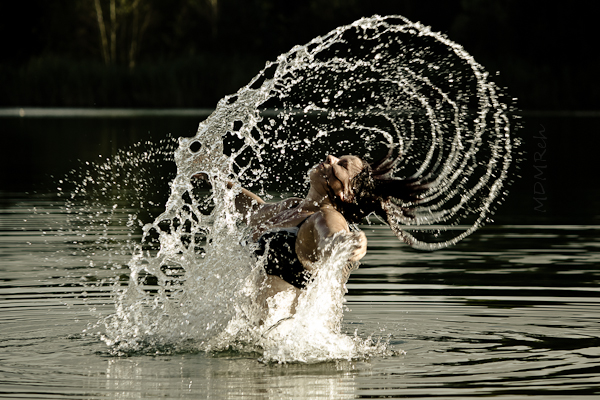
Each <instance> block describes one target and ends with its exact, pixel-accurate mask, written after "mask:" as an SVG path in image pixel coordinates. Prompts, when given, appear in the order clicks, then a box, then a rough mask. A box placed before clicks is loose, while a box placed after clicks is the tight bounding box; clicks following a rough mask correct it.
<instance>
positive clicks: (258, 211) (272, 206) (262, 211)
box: [192, 174, 299, 226]
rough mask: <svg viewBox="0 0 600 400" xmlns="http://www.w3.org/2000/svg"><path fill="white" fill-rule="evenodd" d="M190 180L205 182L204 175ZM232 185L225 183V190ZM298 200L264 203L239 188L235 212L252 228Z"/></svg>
mask: <svg viewBox="0 0 600 400" xmlns="http://www.w3.org/2000/svg"><path fill="white" fill-rule="evenodd" d="M192 178H196V179H202V180H205V181H206V180H207V178H208V177H207V176H206V174H196V175H193V176H192ZM233 187H234V184H233V183H232V182H227V188H228V189H232V188H233ZM298 201H299V199H296V198H290V199H286V200H283V201H280V202H277V203H266V202H265V201H264V200H263V199H261V198H260V197H259V196H258V195H256V194H254V193H252V192H251V191H249V190H247V189H244V188H241V191H240V192H238V193H237V195H236V197H235V210H236V211H237V212H238V213H240V214H242V215H243V216H244V218H245V219H246V222H247V223H248V224H250V225H253V226H258V225H259V224H262V223H264V222H265V221H267V220H269V219H270V218H272V217H274V216H275V215H277V214H278V213H280V212H281V211H282V210H285V209H287V208H290V207H291V206H292V205H295V204H297V203H298Z"/></svg>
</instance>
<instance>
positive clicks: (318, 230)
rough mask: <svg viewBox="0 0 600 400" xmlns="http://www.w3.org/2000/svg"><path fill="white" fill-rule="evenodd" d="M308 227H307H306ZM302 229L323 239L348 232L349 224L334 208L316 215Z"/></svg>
mask: <svg viewBox="0 0 600 400" xmlns="http://www.w3.org/2000/svg"><path fill="white" fill-rule="evenodd" d="M305 226H306V227H305ZM300 229H307V230H311V231H313V232H314V233H315V234H317V236H320V237H321V238H325V237H329V236H332V235H334V234H335V233H337V232H340V231H346V232H347V231H348V230H349V228H348V222H346V219H345V218H344V216H343V215H342V214H341V213H340V212H339V211H336V210H334V209H332V208H324V209H321V210H319V211H317V212H316V213H314V214H313V215H312V216H311V217H310V218H309V219H308V220H307V221H306V223H305V224H303V225H302V227H301V228H300Z"/></svg>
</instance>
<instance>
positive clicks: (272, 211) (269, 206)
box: [250, 197, 301, 225]
mask: <svg viewBox="0 0 600 400" xmlns="http://www.w3.org/2000/svg"><path fill="white" fill-rule="evenodd" d="M300 201H301V199H300V198H298V197H290V198H287V199H284V200H281V201H278V202H276V203H263V204H261V205H260V207H259V208H258V209H257V210H256V211H255V212H254V214H253V215H252V216H251V217H250V223H251V224H253V225H258V224H259V223H262V222H264V221H267V220H269V219H271V218H273V217H274V216H276V215H277V214H279V213H281V212H282V211H285V210H288V209H290V208H293V207H295V206H296V205H298V203H300Z"/></svg>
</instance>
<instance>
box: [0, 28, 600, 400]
mask: <svg viewBox="0 0 600 400" xmlns="http://www.w3.org/2000/svg"><path fill="white" fill-rule="evenodd" d="M338 80H339V81H338ZM338 84H339V85H340V86H339V87H338V86H337V85H338ZM376 86H377V87H376ZM374 88H375V89H377V90H373V89H374ZM273 100H276V101H275V103H276V104H274V101H273ZM504 101H505V100H503V98H502V96H500V94H499V93H498V92H497V88H496V86H495V85H494V84H493V83H492V82H490V81H489V80H488V75H487V73H485V71H484V70H483V69H482V67H481V66H480V65H479V64H477V63H476V62H475V61H474V60H473V59H472V57H470V56H469V55H468V53H466V52H465V51H464V50H463V49H462V48H461V47H460V46H458V45H456V44H455V43H452V42H450V41H449V40H447V38H445V37H444V36H443V35H440V34H436V33H433V32H431V31H430V30H429V29H428V28H426V27H423V26H422V25H420V24H412V23H410V22H409V21H406V20H404V19H403V18H401V17H398V18H391V19H381V18H372V19H365V20H361V21H358V22H357V23H355V24H353V25H352V26H348V27H341V28H339V29H337V30H335V31H332V32H331V33H330V34H328V35H326V36H324V37H322V38H316V39H315V40H314V41H312V42H311V43H309V44H308V45H306V46H297V47H295V48H294V49H292V50H291V51H290V52H288V53H286V54H284V55H282V56H281V57H280V58H278V60H277V61H276V62H275V63H269V64H267V67H266V68H265V70H263V71H261V73H259V75H258V76H257V77H256V79H255V80H253V81H252V82H251V83H250V84H249V85H248V86H246V87H244V88H242V89H240V91H239V92H238V93H237V94H236V95H235V96H228V97H226V98H225V99H223V101H222V102H220V103H219V105H218V106H217V109H216V110H215V112H214V113H212V114H211V115H210V116H209V117H208V118H207V119H206V120H205V121H203V122H202V123H201V124H200V128H199V129H198V132H197V133H196V136H194V137H190V138H182V139H180V140H179V147H178V148H177V150H176V151H175V148H176V147H177V146H176V143H175V140H173V139H170V138H168V137H167V138H166V139H165V136H167V135H165V134H164V132H162V129H163V128H164V127H165V126H168V127H170V129H171V130H170V131H171V132H173V134H172V135H171V136H175V137H177V136H193V135H194V133H193V131H192V132H190V130H189V127H187V126H186V128H182V127H181V126H180V125H178V121H174V120H173V119H171V120H167V119H161V118H159V117H152V119H151V117H150V116H148V115H143V117H144V119H143V120H141V121H143V122H141V121H140V120H136V121H133V120H134V119H135V118H134V117H135V116H131V118H130V119H128V120H127V121H129V122H131V124H129V122H125V123H119V124H115V126H116V127H115V126H113V127H111V128H109V129H105V128H104V127H103V126H104V125H105V124H106V125H111V124H113V123H114V121H112V122H108V121H107V120H106V119H103V118H102V119H98V120H95V119H93V120H91V122H89V121H88V122H85V121H83V119H81V118H84V117H83V116H81V115H79V117H80V118H78V119H71V120H70V119H68V118H67V119H56V120H55V119H44V120H41V121H37V122H32V120H25V119H23V120H18V121H17V122H15V120H11V121H10V123H8V124H6V125H5V127H6V128H7V129H8V130H9V131H10V132H11V133H12V135H9V136H8V137H7V143H6V144H7V146H5V148H6V149H10V150H11V151H12V152H13V153H12V154H10V155H8V154H7V157H2V159H1V160H0V162H2V164H1V166H2V167H3V168H2V172H3V177H2V178H3V180H4V179H5V178H6V183H7V186H6V187H9V188H13V189H15V188H24V190H27V191H28V192H27V193H23V192H22V191H19V190H14V191H13V192H8V191H7V192H2V197H1V201H2V203H1V205H2V209H1V213H0V273H1V274H0V308H1V312H0V347H1V348H2V352H0V397H24V398H27V397H29V398H55V397H59V398H60V397H71V398H92V397H110V398H131V397H133V398H148V397H191V398H240V397H256V398H265V397H266V398H331V399H339V398H360V397H369V398H383V397H412V398H420V397H440V398H460V397H466V396H470V397H476V396H482V397H483V396H491V395H493V396H496V397H503V398H520V397H523V396H525V395H529V396H532V397H540V398H544V399H546V398H571V397H574V396H579V397H582V398H583V397H586V396H588V397H590V398H593V397H594V396H596V397H597V396H598V395H599V394H600V384H599V383H598V382H597V381H598V378H597V376H598V373H599V372H600V340H599V338H600V318H599V317H600V311H599V310H600V309H599V307H598V302H599V301H600V296H598V294H599V289H598V282H599V275H600V271H598V264H599V261H600V252H599V251H598V250H599V249H598V247H599V245H600V235H598V233H599V232H600V225H596V223H597V222H598V217H597V215H598V214H597V207H594V206H593V204H596V203H597V200H595V199H596V198H597V196H595V194H594V193H596V194H597V190H589V191H581V190H580V191H578V192H577V193H574V192H571V191H569V190H567V191H565V190H557V188H564V187H568V188H572V187H576V186H577V185H579V187H585V188H587V187H589V182H587V181H583V180H582V178H581V177H582V176H584V175H583V174H581V173H580V172H581V170H585V169H590V165H591V164H590V163H589V162H586V161H582V160H584V158H583V157H581V156H580V154H581V153H580V152H578V153H577V154H578V156H577V157H574V158H572V159H571V162H569V163H566V164H564V163H562V164H561V166H560V168H558V169H557V168H552V165H551V162H554V163H556V160H561V161H563V160H565V159H567V158H568V157H565V156H568V154H569V153H568V151H566V149H567V148H568V143H565V142H564V141H562V142H561V135H558V134H556V133H554V134H553V133H552V129H554V130H555V131H556V126H557V125H554V126H548V132H547V133H546V128H545V127H544V125H542V124H540V126H539V127H537V126H535V127H534V128H530V130H531V129H532V130H531V131H530V132H528V135H527V136H526V140H525V143H526V145H527V146H528V147H529V148H530V150H531V149H532V148H533V149H534V150H533V154H534V156H533V157H531V156H529V159H527V161H526V162H524V163H522V164H521V168H520V170H519V172H518V173H516V174H514V173H513V174H514V175H513V174H509V169H510V168H509V167H510V166H511V161H512V160H513V157H514V156H515V155H517V154H518V155H519V156H518V157H517V158H520V157H521V156H522V154H519V153H515V151H514V144H515V140H514V137H513V136H512V131H511V129H512V127H513V125H512V122H513V121H514V114H513V113H510V112H509V111H510V110H509V107H508V106H507V105H506V104H504V103H503V102H504ZM277 102H279V103H277ZM359 104H360V106H359ZM474 109H476V110H477V111H476V112H472V110H474ZM399 111H400V112H399ZM19 115H25V116H26V115H28V112H26V111H23V113H19ZM137 117H140V115H137ZM85 118H89V116H86V117H85ZM120 118H126V117H123V116H122V115H121V116H120ZM181 119H183V117H181ZM190 119H191V120H193V122H194V125H195V126H194V127H193V128H192V129H195V128H196V127H197V123H198V121H197V120H195V119H194V118H190ZM3 122H6V121H3ZM157 122H160V123H157ZM188 122H189V121H188ZM186 123H187V122H186ZM161 124H162V125H161ZM157 130H159V131H161V132H160V133H159V134H158V136H159V137H160V138H161V139H159V140H150V139H149V138H148V136H150V131H153V133H156V131H157ZM95 131H97V132H100V134H99V135H98V136H94V132H95ZM90 132H91V133H90ZM576 137H577V136H576V134H575V135H571V136H569V138H571V139H575V138H576ZM65 138H68V139H65ZM90 138H91V140H90ZM30 139H31V140H30ZM69 141H70V142H75V144H76V145H75V146H74V147H69V146H65V143H66V142H69ZM94 141H99V142H100V145H99V146H95V145H91V143H93V142H94ZM528 141H529V142H528ZM123 142H126V143H123ZM516 142H518V140H517V141H516ZM573 142H575V141H574V140H570V141H569V143H573ZM15 143H16V144H15ZM334 145H335V148H336V149H338V150H339V151H341V152H358V150H360V151H361V152H365V151H366V152H373V153H376V152H377V151H381V150H382V148H387V147H388V146H391V147H392V148H393V149H395V150H397V151H399V152H401V153H403V154H405V156H404V157H403V158H401V159H399V160H401V162H400V163H399V164H397V168H396V169H395V170H394V173H395V174H397V175H398V176H410V175H411V174H412V173H415V172H418V173H427V174H430V177H433V179H437V178H439V179H438V180H437V181H436V185H434V186H433V187H432V188H431V189H428V191H427V193H426V194H425V198H424V199H423V202H422V203H419V204H400V203H398V204H396V206H398V207H409V208H411V210H413V211H414V212H415V215H416V218H415V219H414V220H411V219H406V218H404V217H403V216H402V215H395V216H394V218H393V219H390V220H388V222H389V223H390V224H392V225H393V226H394V228H395V231H396V235H397V236H396V235H395V234H394V233H392V231H391V230H390V229H389V228H388V227H387V226H385V225H379V224H371V225H365V226H362V227H361V228H362V229H363V230H364V231H365V232H366V234H367V237H368V240H369V252H368V254H367V256H366V257H365V258H364V260H363V262H362V265H361V268H360V269H358V270H357V271H355V272H354V273H353V274H352V275H351V277H350V280H349V282H348V285H347V286H348V293H347V295H346V296H345V302H344V301H343V297H342V296H341V294H342V293H341V291H340V290H339V288H338V287H337V286H336V285H332V284H333V283H335V279H336V277H335V276H334V275H335V273H336V271H337V272H339V268H336V263H338V264H339V263H340V262H341V261H340V260H341V259H343V254H344V251H346V250H347V249H346V250H345V249H344V248H341V247H340V248H335V249H334V250H335V251H337V252H339V253H340V254H342V257H337V258H336V257H330V258H329V259H327V260H324V261H323V263H322V264H321V265H320V266H319V268H320V270H319V271H320V273H319V275H318V277H317V279H316V280H315V281H314V282H313V283H311V285H309V288H308V289H307V291H306V296H305V297H303V300H301V302H300V303H299V306H298V309H297V310H298V313H297V314H296V317H294V318H292V319H285V320H284V321H283V322H282V323H281V324H275V325H274V327H273V328H272V329H270V328H269V325H268V324H264V325H260V324H258V323H256V321H255V320H256V319H257V318H256V316H257V315H260V310H258V311H257V310H255V309H252V308H251V307H250V306H251V305H252V303H251V302H250V301H249V300H248V299H251V298H252V296H253V295H255V294H256V290H255V289H256V288H257V286H256V285H255V284H256V282H254V281H253V280H252V279H253V277H254V278H256V276H255V275H256V274H257V273H260V268H259V267H260V264H259V263H257V262H256V260H254V259H252V260H251V259H250V258H249V252H248V250H247V249H246V250H244V248H242V246H240V243H242V242H243V239H244V237H245V236H244V235H245V227H244V225H243V224H241V223H239V215H237V214H235V213H232V204H231V199H232V196H231V195H232V193H233V192H232V191H231V190H228V189H227V188H226V184H225V182H226V180H233V181H234V182H241V183H243V184H244V185H245V186H249V187H252V188H253V190H256V191H258V192H259V193H260V194H261V195H262V196H265V197H267V198H272V197H273V196H274V194H273V192H272V191H273V190H275V191H277V192H278V194H281V193H294V194H303V191H305V189H306V182H304V184H303V183H302V182H303V180H302V174H303V173H305V170H306V169H307V168H308V167H309V166H310V165H312V163H313V162H314V161H315V159H319V158H322V156H323V154H324V152H329V150H330V149H331V147H332V146H334ZM378 146H379V147H382V148H379V147H378ZM36 148H37V151H36ZM73 148H75V149H76V150H73ZM546 148H554V150H552V151H549V152H548V155H547V157H546V152H545V151H544V152H543V153H541V151H542V150H540V149H546ZM591 148H593V147H592V146H588V147H587V150H586V149H584V150H585V151H587V154H588V155H590V154H592V153H590V149H591ZM561 150H562V151H561ZM73 152H75V153H76V154H72V153H73ZM66 154H68V155H69V156H70V158H71V159H70V160H69V159H67V158H66V157H62V156H61V155H63V156H64V155H66ZM296 156H297V158H296V159H295V158H294V157H296ZM371 156H372V155H371ZM75 159H76V160H75ZM174 161H175V162H174ZM175 164H176V166H177V171H176V172H175V171H174V169H175V168H174V167H175ZM556 165H558V164H554V166H556ZM581 167H584V168H581ZM201 170H202V171H210V179H211V183H212V191H208V190H207V187H198V186H194V185H192V184H191V183H190V176H191V174H193V173H197V172H199V171H201ZM42 171H43V172H44V174H45V175H46V176H45V177H44V179H45V182H46V183H48V182H49V183H50V186H49V187H48V186H47V185H46V186H45V188H44V189H43V190H41V189H39V186H40V185H38V183H39V182H37V179H38V178H39V177H41V176H42V175H44V174H42ZM283 171H285V173H283ZM530 171H533V173H531V172H530ZM288 172H289V174H288ZM47 175H49V177H48V176H47ZM517 175H521V176H520V178H521V182H517V184H516V185H514V186H513V188H514V191H515V192H516V194H517V197H516V198H515V197H514V195H513V196H512V197H513V198H515V199H516V201H514V200H513V202H512V204H511V198H510V197H509V200H508V206H510V207H509V208H507V211H505V212H504V214H502V213H501V216H500V218H499V219H500V221H501V223H499V224H495V225H494V224H491V225H489V226H486V227H484V228H482V229H479V230H477V231H476V228H479V227H480V225H481V224H482V223H483V222H491V221H488V220H490V219H491V218H492V216H493V211H494V210H495V209H496V207H497V204H498V199H499V198H503V197H505V195H506V193H505V183H506V182H507V181H508V180H510V179H512V178H513V177H516V176H517ZM174 178H175V179H174ZM42 186H44V185H42ZM34 189H35V190H34ZM592 189H594V188H592ZM169 190H170V194H169V193H167V192H168V191H169ZM57 192H58V193H59V195H58V196H56V193H57ZM541 192H543V193H541ZM574 194H575V196H574ZM275 196H277V194H275ZM572 198H574V199H576V201H575V202H573V203H572V202H571V201H572ZM590 200H591V201H590ZM594 202H595V203H594ZM567 221H568V222H567ZM563 222H565V223H563ZM558 223H561V224H560V225H559V224H558ZM430 224H435V226H431V225H430ZM473 232H475V233H473ZM432 233H433V234H432ZM468 234H471V235H470V236H467V235H468ZM399 238H401V239H403V240H405V241H406V242H407V243H408V244H410V245H411V246H413V247H409V246H407V245H405V244H403V243H402V242H401V241H400V240H398V239H399ZM459 239H463V240H462V241H460V242H459V243H458V245H456V246H453V247H446V246H448V245H449V244H453V243H455V242H456V241H458V240H459ZM416 248H420V249H432V248H440V249H439V250H438V251H435V252H427V251H422V250H416ZM334 254H336V253H335V252H334ZM336 288H337V289H336ZM342 317H343V318H342ZM273 321H276V319H273Z"/></svg>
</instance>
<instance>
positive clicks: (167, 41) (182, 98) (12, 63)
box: [0, 0, 600, 110]
mask: <svg viewBox="0 0 600 400" xmlns="http://www.w3.org/2000/svg"><path fill="white" fill-rule="evenodd" d="M111 3H112V4H113V5H114V9H115V13H114V14H111ZM98 7H99V9H100V10H102V11H101V14H102V16H103V19H104V25H105V29H106V32H107V35H106V36H107V38H108V39H107V40H108V41H111V32H112V31H111V29H112V28H114V40H113V41H112V42H111V43H114V46H113V47H111V45H110V43H109V44H108V45H106V44H105V46H104V47H103V43H102V40H101V34H100V32H101V31H100V28H99V27H100V24H99V22H98V15H99V14H98ZM373 14H380V15H388V14H400V15H404V16H405V17H407V18H409V19H411V20H413V21H421V22H422V23H423V24H425V25H429V26H431V27H432V29H433V30H436V31H441V32H444V33H446V34H447V35H448V36H449V37H450V38H451V39H452V40H454V41H456V42H458V43H460V44H461V45H463V46H464V47H465V49H466V50H467V51H469V52H470V53H471V54H472V55H474V57H475V58H476V59H477V60H478V61H479V62H480V63H481V64H483V65H484V66H485V67H486V68H487V69H488V70H489V71H490V72H492V73H495V72H496V71H500V72H501V74H500V75H499V76H498V77H497V78H496V81H497V82H498V83H499V84H500V85H501V86H506V87H508V88H509V92H510V93H511V95H513V96H514V97H517V98H518V105H519V107H520V108H521V109H525V110H532V109H537V110H539V109H546V110H559V109H560V110H586V109H597V108H598V106H599V99H600V93H599V91H600V89H599V88H600V79H599V77H598V75H599V74H598V70H600V55H599V53H598V51H597V42H598V38H599V35H598V33H597V30H596V27H595V24H596V13H595V12H594V11H593V7H592V4H590V3H584V2H582V1H572V2H568V3H566V2H539V1H533V0H519V1H517V0H497V1H494V0H443V1H432V0H295V1H287V0H169V1H166V0H53V1H47V0H30V1H27V2H3V3H2V4H1V5H0V40H1V41H2V45H1V49H2V51H1V52H0V106H4V107H7V106H19V107H26V106H59V107H60V106H66V107H214V106H215V104H216V102H217V101H218V100H219V99H220V98H221V97H223V96H224V95H226V94H229V93H233V92H235V91H237V89H238V88H239V87H241V86H243V85H244V84H246V83H248V81H249V80H250V79H251V78H252V77H253V76H254V75H255V74H256V73H257V72H258V71H259V70H260V69H261V68H262V67H263V66H264V64H265V62H266V61H269V60H273V59H274V58H275V57H277V55H279V54H281V53H283V52H285V51H287V50H289V49H290V48H291V47H292V46H294V45H296V44H304V43H306V42H308V41H309V40H310V39H312V38H313V37H315V36H318V35H323V34H325V33H327V32H328V31H330V30H331V29H333V28H335V27H337V26H340V25H345V24H348V23H351V22H353V21H354V20H356V19H358V18H361V17H364V16H371V15H373ZM113 15H114V22H115V23H114V24H112V21H113V19H112V16H113ZM136 18H137V19H136ZM136 27H137V28H136ZM132 44H133V45H132Z"/></svg>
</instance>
